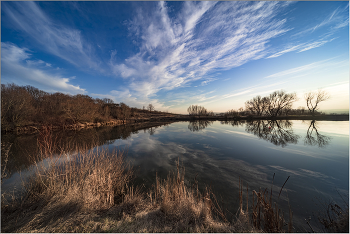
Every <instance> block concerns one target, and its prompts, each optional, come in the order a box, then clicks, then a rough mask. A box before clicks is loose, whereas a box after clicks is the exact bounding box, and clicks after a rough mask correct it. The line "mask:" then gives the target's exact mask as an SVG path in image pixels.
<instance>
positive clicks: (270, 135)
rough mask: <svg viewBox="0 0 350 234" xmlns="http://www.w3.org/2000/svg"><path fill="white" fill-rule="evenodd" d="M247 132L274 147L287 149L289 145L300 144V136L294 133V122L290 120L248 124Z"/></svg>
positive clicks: (261, 121)
mask: <svg viewBox="0 0 350 234" xmlns="http://www.w3.org/2000/svg"><path fill="white" fill-rule="evenodd" d="M245 130H246V131H247V132H249V133H253V134H254V135H256V136H258V137H259V138H261V139H264V140H266V141H269V142H271V143H272V144H274V145H280V146H282V147H285V146H286V145H287V144H288V143H293V144H296V143H298V138H299V136H298V135H296V134H294V133H293V130H292V122H290V121H288V120H258V121H252V122H247V124H246V129H245Z"/></svg>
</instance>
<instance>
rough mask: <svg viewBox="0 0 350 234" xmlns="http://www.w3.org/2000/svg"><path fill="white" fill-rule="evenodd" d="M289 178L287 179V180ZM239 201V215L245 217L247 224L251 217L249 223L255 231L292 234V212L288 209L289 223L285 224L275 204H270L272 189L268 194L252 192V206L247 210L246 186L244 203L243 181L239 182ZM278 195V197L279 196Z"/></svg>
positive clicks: (265, 191) (265, 192)
mask: <svg viewBox="0 0 350 234" xmlns="http://www.w3.org/2000/svg"><path fill="white" fill-rule="evenodd" d="M288 179H289V177H288V178H287V180H288ZM287 180H286V181H285V183H284V184H283V186H282V187H281V190H280V194H281V191H282V189H283V187H284V185H285V184H286V182H287ZM239 191H240V192H239V199H240V215H243V216H245V217H246V219H247V222H248V223H249V217H251V221H250V223H251V224H252V225H253V226H254V227H255V228H256V229H257V230H262V231H264V232H279V233H281V232H292V231H293V223H292V219H293V212H292V211H291V209H290V207H289V221H288V222H287V221H286V220H285V217H284V213H283V212H282V211H281V209H279V208H278V205H277V203H276V202H272V187H271V190H270V192H269V191H268V189H265V190H261V189H259V192H257V191H255V190H253V191H252V206H251V208H250V209H249V202H248V200H249V199H248V197H249V196H248V193H249V191H248V185H247V188H246V199H245V201H244V196H243V181H241V179H240V181H239ZM280 194H279V195H280ZM244 202H246V210H245V211H244V209H243V206H244Z"/></svg>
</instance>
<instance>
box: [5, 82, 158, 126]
mask: <svg viewBox="0 0 350 234" xmlns="http://www.w3.org/2000/svg"><path fill="white" fill-rule="evenodd" d="M148 110H149V111H154V107H153V105H152V104H150V105H149V108H148ZM148 110H140V109H137V108H132V107H129V106H128V105H126V104H125V103H119V104H117V103H114V101H113V100H111V99H109V98H103V99H99V98H92V97H90V96H87V95H82V94H77V95H69V94H63V93H59V92H57V93H47V92H45V91H42V90H39V89H37V88H35V87H33V86H29V85H28V86H18V85H15V84H1V128H2V130H5V131H6V130H9V129H13V128H15V127H18V126H23V125H28V124H43V125H51V124H52V125H60V126H64V125H70V124H76V123H78V122H95V123H96V122H103V121H109V120H112V119H116V120H126V119H128V118H130V117H137V116H138V115H139V113H140V112H148Z"/></svg>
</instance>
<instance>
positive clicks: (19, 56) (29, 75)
mask: <svg viewBox="0 0 350 234" xmlns="http://www.w3.org/2000/svg"><path fill="white" fill-rule="evenodd" d="M30 57H31V54H30V53H28V50H27V49H25V48H19V47H17V46H16V45H14V44H12V43H6V42H1V78H2V83H4V82H6V81H7V82H13V81H16V82H18V83H20V84H23V85H26V84H28V83H30V84H32V83H34V84H36V86H37V87H38V88H41V89H43V90H45V91H48V92H57V91H59V92H64V93H70V94H77V93H85V89H82V88H80V87H79V86H75V85H72V84H69V81H70V79H69V78H65V77H62V76H60V75H53V74H50V73H49V72H48V71H47V70H43V69H42V66H43V65H44V64H45V65H46V64H47V63H45V62H44V61H42V60H30ZM50 65H51V64H50ZM38 67H39V68H38ZM46 67H50V66H47V65H46Z"/></svg>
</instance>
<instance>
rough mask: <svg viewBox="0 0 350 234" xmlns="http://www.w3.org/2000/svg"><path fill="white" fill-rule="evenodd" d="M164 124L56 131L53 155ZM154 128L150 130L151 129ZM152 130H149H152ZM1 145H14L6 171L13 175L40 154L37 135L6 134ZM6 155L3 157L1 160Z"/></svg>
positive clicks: (111, 140) (31, 162)
mask: <svg viewBox="0 0 350 234" xmlns="http://www.w3.org/2000/svg"><path fill="white" fill-rule="evenodd" d="M157 125H158V126H162V125H164V124H160V123H151V122H149V123H138V124H132V125H120V126H114V127H110V126H106V127H100V128H89V129H81V130H78V131H53V132H51V133H50V134H51V137H52V139H53V143H54V146H55V147H53V154H60V153H62V152H66V153H69V152H71V151H74V149H76V148H87V149H91V148H94V147H97V146H102V145H108V144H112V143H113V142H114V141H115V140H116V139H123V140H125V139H127V138H129V137H130V136H131V135H132V134H135V133H138V131H139V130H141V129H145V130H146V131H148V132H149V133H150V134H153V133H154V130H155V128H157V127H158V126H157ZM150 128H151V129H150ZM149 129H150V130H149ZM1 143H2V144H6V145H7V144H11V148H10V151H9V153H8V162H7V166H6V170H7V174H8V175H9V176H11V175H12V174H13V173H15V172H16V171H20V170H21V171H23V170H25V169H26V168H28V167H30V166H31V165H32V164H33V162H34V160H35V157H36V155H38V153H39V151H38V135H20V136H18V135H15V134H4V135H3V136H1ZM4 160H6V158H5V157H4V156H3V154H2V156H1V162H2V163H4Z"/></svg>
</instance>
